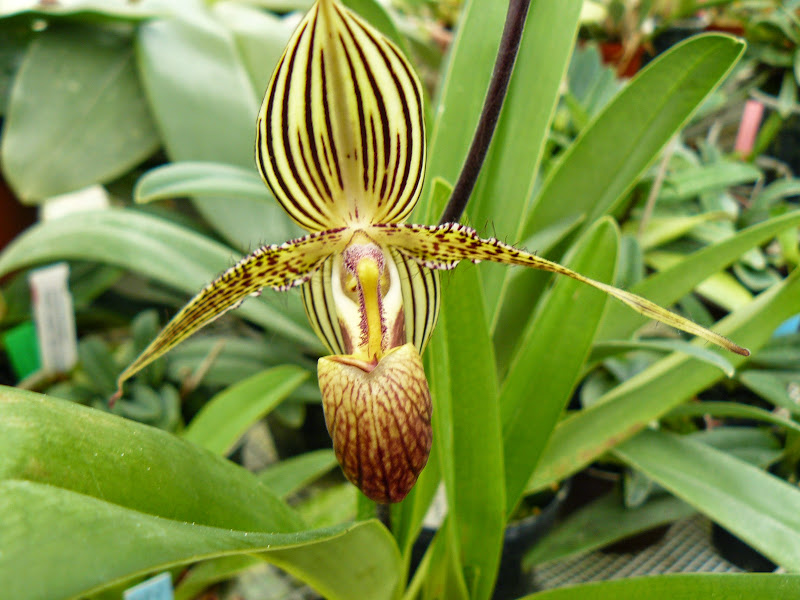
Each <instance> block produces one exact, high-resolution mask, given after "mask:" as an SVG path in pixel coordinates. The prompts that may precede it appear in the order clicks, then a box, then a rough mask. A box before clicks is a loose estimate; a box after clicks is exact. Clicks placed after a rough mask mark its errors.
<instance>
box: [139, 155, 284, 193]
mask: <svg viewBox="0 0 800 600" xmlns="http://www.w3.org/2000/svg"><path fill="white" fill-rule="evenodd" d="M222 195H224V196H227V197H229V198H246V199H248V200H256V201H258V202H272V203H274V202H275V198H274V197H273V196H272V194H270V192H269V190H268V189H267V186H265V185H264V182H263V181H261V178H260V177H259V176H258V174H257V173H255V172H254V171H253V170H252V169H244V168H242V167H237V166H235V165H225V164H221V163H213V162H192V161H185V162H177V163H171V164H168V165H164V166H163V167H157V168H155V169H151V170H150V171H148V172H147V173H145V174H144V175H143V176H142V177H141V179H139V181H137V182H136V187H135V188H134V190H133V199H134V200H135V201H136V202H139V203H144V202H153V201H154V200H164V199H168V198H178V197H181V196H222Z"/></svg>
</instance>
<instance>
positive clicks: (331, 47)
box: [256, 0, 425, 231]
mask: <svg viewBox="0 0 800 600" xmlns="http://www.w3.org/2000/svg"><path fill="white" fill-rule="evenodd" d="M256 136H257V138H256V163H257V164H258V167H259V170H260V171H261V175H262V177H263V178H264V181H266V183H267V185H269V187H270V188H271V189H272V191H273V193H274V194H275V197H276V198H277V199H278V201H279V202H280V203H281V205H282V206H283V208H284V209H285V210H286V211H287V212H288V213H289V215H290V216H291V217H292V218H293V219H294V220H295V221H296V222H297V223H298V224H299V225H300V226H301V227H304V228H306V229H308V230H310V231H320V230H323V229H329V228H333V227H345V226H349V225H354V226H358V225H366V224H369V223H399V222H401V221H402V220H403V219H405V218H406V217H407V216H408V214H409V213H410V212H411V210H412V209H413V208H414V205H415V204H416V201H417V198H418V197H419V193H420V190H421V188H422V178H423V170H424V165H425V130H424V120H423V113H422V91H421V86H420V83H419V81H418V79H417V77H416V75H415V74H414V71H413V69H412V68H411V66H410V65H409V63H408V61H407V60H406V59H405V58H404V57H403V55H402V53H401V52H400V51H399V50H398V49H397V47H395V45H394V44H392V43H391V42H390V41H389V40H387V39H386V38H385V37H384V36H383V35H382V34H381V33H379V32H378V31H377V30H375V29H374V28H372V27H371V26H370V25H369V24H367V23H366V22H365V21H363V20H362V19H360V18H359V17H357V16H356V15H354V14H353V13H352V12H350V11H349V10H348V9H346V8H344V7H343V6H342V5H341V4H340V3H339V1H338V0H319V1H318V2H316V3H315V4H314V6H313V7H312V8H311V10H310V11H309V12H308V14H307V15H306V17H305V18H304V19H303V21H302V22H301V23H300V25H299V26H298V28H297V30H296V31H295V33H294V34H293V36H292V38H291V40H290V41H289V44H288V46H287V48H286V50H285V51H284V54H283V57H282V58H281V60H280V62H279V63H278V66H277V68H276V70H275V73H274V75H273V76H272V80H271V81H270V84H269V87H268V89H267V93H266V95H265V97H264V102H263V104H262V106H261V112H260V114H259V117H258V127H257V133H256Z"/></svg>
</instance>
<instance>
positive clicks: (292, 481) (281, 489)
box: [258, 450, 337, 498]
mask: <svg viewBox="0 0 800 600" xmlns="http://www.w3.org/2000/svg"><path fill="white" fill-rule="evenodd" d="M336 464H337V463H336V455H335V454H334V453H333V450H315V451H314V452H307V453H306V454H301V455H300V456H294V457H292V458H287V459H284V460H282V461H280V462H279V463H277V464H275V465H272V466H271V467H268V468H267V469H265V470H264V471H261V473H259V474H258V479H259V480H260V481H261V483H263V484H264V485H265V486H267V487H268V488H269V489H270V491H271V492H272V493H273V494H275V495H277V496H280V497H282V498H285V497H286V496H288V495H290V494H292V493H294V492H296V491H298V490H300V489H302V488H303V487H305V486H306V485H308V484H309V483H311V482H312V481H314V480H315V479H317V478H319V477H320V476H322V475H324V474H325V473H327V472H328V471H330V470H331V469H332V468H334V467H335V466H336Z"/></svg>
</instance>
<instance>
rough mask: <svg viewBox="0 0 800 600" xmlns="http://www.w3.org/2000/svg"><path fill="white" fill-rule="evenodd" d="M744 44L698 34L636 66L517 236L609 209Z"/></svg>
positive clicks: (569, 155) (719, 78)
mask: <svg viewBox="0 0 800 600" xmlns="http://www.w3.org/2000/svg"><path fill="white" fill-rule="evenodd" d="M743 51H744V43H743V42H742V41H741V40H738V39H736V38H733V37H730V36H726V35H718V34H712V35H702V36H697V37H694V38H691V39H690V40H687V41H685V42H683V43H681V44H678V45H677V46H675V47H673V48H672V49H670V50H669V51H667V52H666V53H664V54H663V55H661V56H660V57H659V58H658V59H656V60H655V61H653V62H652V63H651V64H650V65H648V67H647V68H646V69H644V70H642V71H641V72H640V73H639V74H638V75H637V76H636V77H635V78H634V79H633V80H631V82H630V83H629V84H628V85H627V86H626V87H625V88H623V89H622V91H621V92H620V93H619V94H618V95H617V96H616V98H614V100H612V101H611V102H610V103H609V104H608V105H607V106H606V108H605V109H604V110H603V111H602V112H601V113H600V114H599V115H597V117H596V118H595V119H594V120H593V121H592V123H591V124H590V125H589V126H588V127H587V128H586V129H585V130H584V131H583V132H582V133H581V135H580V137H579V138H578V139H577V140H576V141H575V143H574V144H573V145H572V146H571V147H570V148H569V149H568V150H567V152H566V154H565V155H564V157H563V158H562V159H561V161H560V162H559V164H558V166H557V167H556V168H555V169H553V171H551V172H550V174H549V176H548V177H547V180H546V181H545V183H544V184H543V187H542V189H541V191H540V192H539V194H538V195H537V197H536V200H535V204H534V206H533V210H532V211H531V213H530V215H529V217H528V220H527V224H526V227H525V230H524V236H523V237H527V236H529V235H531V234H532V233H533V232H534V231H536V230H537V229H541V228H542V227H548V226H550V225H553V224H555V223H557V222H559V221H562V220H564V219H565V218H567V217H569V216H572V215H574V214H576V213H578V214H579V213H587V214H588V215H589V216H588V218H587V223H592V222H594V221H595V220H596V219H597V217H599V216H600V215H602V214H604V213H606V212H607V211H608V210H610V209H611V208H612V207H613V206H614V205H615V203H616V202H618V201H619V200H620V198H622V197H623V196H624V195H625V193H626V192H627V191H628V190H630V189H631V187H632V186H633V184H634V183H635V182H636V181H637V180H638V178H639V176H640V175H641V174H642V173H643V172H644V170H645V169H646V168H647V167H648V166H649V165H650V164H651V163H652V162H653V161H654V160H655V159H656V158H657V156H658V153H659V152H660V151H661V149H662V148H663V147H664V146H665V145H666V144H667V142H668V141H669V140H670V139H671V138H672V136H673V135H674V134H675V132H676V131H679V130H680V128H681V127H682V126H683V124H684V123H685V122H686V121H687V120H688V119H689V117H690V116H691V114H692V113H693V112H694V111H695V110H696V109H697V107H698V106H700V103H701V102H702V101H703V100H704V99H705V98H706V96H708V94H710V93H711V91H712V90H713V89H714V88H715V87H716V86H717V85H718V84H719V82H720V81H722V79H723V78H724V77H725V75H727V73H728V72H729V71H730V69H731V68H732V67H733V65H734V64H735V62H736V61H737V60H738V58H739V57H740V56H741V54H742V52H743ZM620 132H625V134H624V135H620Z"/></svg>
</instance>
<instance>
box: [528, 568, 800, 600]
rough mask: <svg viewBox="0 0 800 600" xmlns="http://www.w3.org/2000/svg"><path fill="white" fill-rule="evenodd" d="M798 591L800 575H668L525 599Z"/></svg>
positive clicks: (660, 599) (769, 599) (756, 598)
mask: <svg viewBox="0 0 800 600" xmlns="http://www.w3.org/2000/svg"><path fill="white" fill-rule="evenodd" d="M799 591H800V576H799V575H773V574H772V573H769V574H766V573H747V574H738V573H737V574H733V573H700V574H691V575H688V574H683V573H680V574H677V573H676V574H671V575H658V576H655V577H639V578H633V579H620V580H617V581H602V582H595V583H585V584H583V585H576V586H574V587H567V588H560V589H555V590H547V591H545V592H539V593H538V594H533V595H532V596H525V599H526V600H585V599H586V598H591V599H592V600H642V599H643V598H647V600H697V599H698V598H713V599H714V600H741V599H742V598H747V599H748V600H775V599H776V598H791V597H793V596H795V595H796V594H797V593H798V592H799Z"/></svg>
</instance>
